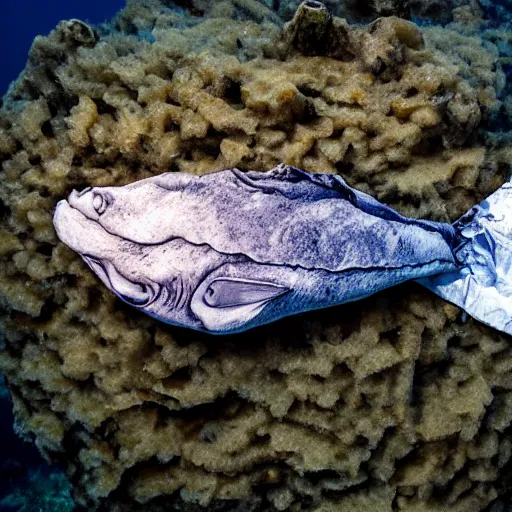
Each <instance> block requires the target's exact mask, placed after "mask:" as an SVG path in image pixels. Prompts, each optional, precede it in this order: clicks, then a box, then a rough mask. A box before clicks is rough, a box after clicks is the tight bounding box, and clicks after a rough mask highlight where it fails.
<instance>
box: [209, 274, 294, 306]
mask: <svg viewBox="0 0 512 512" xmlns="http://www.w3.org/2000/svg"><path fill="white" fill-rule="evenodd" d="M288 290H289V288H288V287H286V286H281V285H278V284H273V283H269V282H266V281H254V280H250V279H240V278H233V277H221V278H217V279H215V280H214V281H212V282H211V283H210V284H209V286H208V288H207V289H206V290H205V292H204V299H203V300H204V302H205V303H206V304H207V305H208V306H210V307H215V308H224V307H233V306H242V305H247V304H255V303H261V302H268V301H269V300H272V299H274V298H276V297H279V296H280V295H282V294H283V293H286V292H287V291H288Z"/></svg>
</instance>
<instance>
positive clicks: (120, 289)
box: [81, 254, 162, 308]
mask: <svg viewBox="0 0 512 512" xmlns="http://www.w3.org/2000/svg"><path fill="white" fill-rule="evenodd" d="M81 256H82V258H83V260H84V261H85V262H86V263H87V265H88V266H89V267H90V268H91V270H92V271H93V272H94V273H95V274H96V275H97V276H98V277H99V278H100V279H101V280H102V281H103V283H104V284H105V285H106V286H107V287H108V288H110V289H111V290H112V291H113V292H114V293H115V294H116V295H117V296H118V297H119V298H120V299H122V300H123V301H125V302H126V303H128V304H130V305H131V306H134V307H137V308H145V307H147V306H149V305H150V304H152V303H153V302H155V301H156V300H157V299H158V297H159V296H160V294H161V291H162V287H161V286H160V285H158V284H156V283H151V284H149V283H141V282H134V281H130V280H129V279H128V278H127V277H125V276H124V275H123V274H121V273H120V272H119V271H118V270H117V269H116V267H115V266H114V265H113V263H111V262H110V261H108V260H100V259H98V258H95V257H93V256H89V255H83V254H82V255H81Z"/></svg>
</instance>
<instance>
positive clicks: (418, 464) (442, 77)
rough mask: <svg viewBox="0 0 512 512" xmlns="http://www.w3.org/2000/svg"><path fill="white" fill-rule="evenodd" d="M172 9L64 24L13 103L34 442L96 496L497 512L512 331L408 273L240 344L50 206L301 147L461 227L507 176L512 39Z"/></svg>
mask: <svg viewBox="0 0 512 512" xmlns="http://www.w3.org/2000/svg"><path fill="white" fill-rule="evenodd" d="M178 3H179V4H180V5H181V6H172V7H170V6H169V2H164V1H162V2H160V1H159V0H133V1H132V0H129V1H128V4H127V6H126V8H125V9H124V10H123V11H121V12H120V13H119V14H118V15H117V16H116V17H115V18H114V19H113V20H112V22H111V23H110V24H108V25H101V26H99V27H97V28H93V27H90V26H88V25H87V24H85V23H83V22H81V21H78V20H69V21H63V22H61V23H60V24H59V25H58V26H57V28H56V29H55V30H54V31H53V32H52V33H51V34H50V35H49V36H48V37H37V38H36V39H35V41H34V44H33V46H32V49H31V51H30V55H29V59H28V63H27V66H26V68H25V70H24V71H23V72H22V74H21V75H20V77H19V78H18V79H17V80H16V82H14V83H13V84H12V86H11V88H10V89H9V91H8V93H7V94H6V96H5V97H4V99H3V103H2V107H1V108H0V162H1V165H2V171H1V173H0V216H1V221H2V222H1V227H0V309H1V313H0V321H1V332H2V339H1V341H0V343H1V345H0V350H1V351H0V368H1V370H2V371H3V373H4V374H5V378H6V383H7V385H8V388H9V390H10V393H11V397H12V400H13V404H14V412H15V415H16V431H17V432H18V433H19V434H20V435H21V436H23V437H24V438H26V439H27V440H30V441H33V442H35V444H36V446H37V447H38V449H39V450H40V452H41V453H42V454H43V455H44V457H45V458H46V459H47V460H48V461H49V462H54V463H59V464H61V465H62V466H63V467H64V469H65V471H66V473H67V475H68V477H69V479H70V481H71V483H72V485H73V496H74V499H75V501H76V503H77V505H78V506H79V507H82V508H83V509H84V510H105V511H106V510H109V511H116V510H122V511H132V510H133V511H136V510H145V511H160V510H164V509H165V510H185V511H187V510H194V511H197V510H205V509H207V510H219V511H220V510H254V511H256V510H268V511H276V510H277V511H283V510H292V511H301V510H315V511H318V512H326V511H329V510H337V511H355V510H372V511H373V510H375V511H377V510H378V511H383V512H387V511H392V510H395V511H396V510H399V511H408V512H422V511H425V512H426V511H429V512H435V511H444V510H451V511H455V512H466V511H467V512H469V511H483V510H486V508H487V507H491V506H492V507H493V508H492V510H493V512H494V511H499V510H504V507H505V505H504V503H505V501H504V500H505V499H506V496H507V493H509V492H510V491H509V489H510V476H511V469H512V458H511V457H512V439H511V436H510V432H511V423H512V413H511V411H512V391H511V390H512V350H511V340H510V337H508V336H506V335H504V334H501V333H499V332H497V331H494V330H492V329H490V328H487V327H485V326H483V325H481V324H479V323H478V322H475V321H472V320H471V319H467V318H465V317H464V315H462V313H461V311H460V310H459V309H458V308H456V307H454V306H452V305H450V304H448V303H446V302H444V301H442V300H441V299H438V298H436V297H434V296H433V295H432V294H431V293H430V292H428V291H426V290H423V289H421V288H420V287H419V286H418V285H414V284H408V285H404V286H400V287H398V288H395V289H391V290H388V291H386V292H383V293H380V294H378V295H376V296H374V297H371V298H370V299H367V300H365V301H362V302H357V303H353V304H348V305H343V306H339V307H334V308H330V309H327V310H323V311H316V312H310V313H307V314H303V315H299V316H296V317H291V318H287V319H284V320H281V321H279V322H277V323H275V324H270V325H267V326H264V327H261V328H258V329H254V330H252V331H248V332H246V333H241V334H237V335H232V336H225V337H212V336H209V335H206V334H203V333H198V332H195V331H191V330H186V329H180V328H177V327H172V326H166V325H164V324H161V323H158V322H157V321H155V320H152V319H151V318H149V317H147V316H145V315H144V314H142V313H139V312H137V311H134V310H133V309H131V308H130V307H129V306H127V305H125V304H123V303H122V302H121V301H120V300H118V299H116V298H115V297H114V296H113V295H112V294H111V293H110V292H109V291H108V290H107V289H106V287H104V286H102V285H101V283H100V282H99V281H98V279H97V278H96V277H95V276H94V275H93V274H92V273H91V272H90V271H89V269H88V268H87V267H86V266H85V264H84V263H83V262H82V261H81V259H80V258H79V256H78V255H77V254H75V253H73V252H72V251H70V250H69V249H67V248H66V247H65V246H64V245H63V244H62V243H59V242H58V240H57V238H56V235H55V232H54V229H53V225H52V210H53V208H54V206H55V204H56V203H57V201H58V200H60V199H62V198H64V197H67V195H68V194H69V193H70V192H71V190H72V189H73V188H77V189H80V188H84V187H86V186H111V185H125V184H128V183H131V182H133V181H136V180H139V179H142V178H147V177H150V176H153V175H155V174H159V173H163V172H167V171H169V170H171V171H172V170H179V171H183V172H189V173H193V174H204V173H208V172H212V171H216V170H221V169H225V168H232V167H235V166H237V167H239V168H241V169H255V170H261V171H263V170H267V169H270V168H271V167H273V166H275V165H276V164H278V163H280V162H284V163H287V164H291V165H294V166H297V167H300V168H302V169H305V170H307V171H308V172H332V173H339V174H341V175H342V176H343V178H344V179H346V180H347V182H348V183H349V184H350V185H351V186H354V187H356V188H358V189H360V190H362V191H364V192H367V193H369V194H372V195H373V196H374V197H377V198H378V199H379V200H380V201H383V202H386V203H388V204H390V205H391V206H392V207H393V208H396V209H397V210H399V211H400V212H401V213H404V214H406V215H408V216H413V217H418V218H427V219H432V220H441V221H454V220H455V219H457V218H458V217H459V216H460V215H462V214H463V213H465V212H466V211H467V210H468V209H469V208H470V207H471V206H473V205H475V204H476V203H478V202H479V201H481V200H482V199H483V198H484V197H486V196H488V195H489V194H490V193H492V192H493V191H494V190H496V189H497V188H498V187H499V186H500V185H501V184H502V183H503V182H504V181H505V179H506V178H507V177H508V173H509V167H510V164H511V160H512V151H511V149H512V142H511V141H512V137H511V134H512V123H511V116H512V100H511V98H512V96H511V94H510V92H511V91H510V82H509V79H508V70H509V67H508V66H510V61H509V59H510V56H509V55H508V53H507V52H508V51H509V49H508V47H507V43H508V42H509V41H510V38H511V35H510V33H507V32H506V31H504V30H502V29H501V28H499V27H496V24H495V23H494V22H491V21H489V20H487V19H486V18H485V12H484V11H483V10H482V9H480V8H479V7H478V6H475V5H474V4H473V3H471V2H468V3H466V4H464V3H463V2H460V3H457V5H453V4H452V3H450V6H449V9H448V8H446V9H445V11H443V12H448V14H449V15H447V16H446V19H448V20H451V23H449V24H448V25H446V26H444V27H441V26H428V27H427V26H425V27H418V26H417V25H416V24H415V23H413V22H411V21H409V20H406V19H402V18H400V17H398V16H389V17H381V18H378V19H376V20H374V21H371V22H369V23H367V24H366V25H351V24H349V23H348V22H347V21H346V20H345V19H343V18H340V17H336V16H333V15H332V14H331V13H330V12H329V9H331V8H332V7H333V4H334V2H330V3H328V4H327V7H328V8H326V7H325V6H324V5H322V4H320V3H319V2H315V1H306V2H304V3H302V4H300V5H299V6H297V4H296V3H293V2H291V3H290V5H292V6H293V7H294V9H296V10H294V13H293V14H292V15H291V16H290V17H289V18H290V19H289V21H286V16H282V17H281V16H280V14H282V13H281V10H283V9H285V8H289V5H288V6H286V5H285V6H283V5H280V2H269V3H268V4H265V3H263V2H256V1H253V0H232V1H231V0H225V1H219V2H205V1H203V2H201V1H197V2H178ZM350 5H351V4H348V3H347V5H343V6H338V8H339V9H340V10H345V11H347V9H349V8H350V9H352V7H350ZM372 5H374V4H372ZM375 5H377V4H375ZM379 5H380V4H379ZM374 11H375V12H373V11H372V13H370V14H369V16H370V18H372V17H373V16H374V15H375V14H376V15H381V14H389V13H388V12H384V11H383V12H381V11H378V10H375V9H374ZM347 12H348V11H347ZM350 12H356V11H350ZM395 12H396V13H397V14H400V12H398V11H395ZM347 16H348V15H347ZM404 17H407V16H406V15H405V14H404ZM283 20H284V21H286V22H284V21H283ZM500 507H501V508H500Z"/></svg>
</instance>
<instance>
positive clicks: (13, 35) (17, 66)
mask: <svg viewBox="0 0 512 512" xmlns="http://www.w3.org/2000/svg"><path fill="white" fill-rule="evenodd" d="M0 5H1V7H2V9H1V10H0V48H1V49H2V58H3V62H2V67H1V68H0V97H1V96H3V95H4V93H5V92H6V91H7V88H8V87H9V83H10V82H11V81H12V80H14V79H15V78H16V77H17V76H18V74H19V73H20V71H21V70H22V69H23V67H24V65H25V62H26V60H27V54H28V51H29V49H30V45H31V44H32V41H33V40H34V37H35V36H37V35H47V34H48V33H49V32H50V31H51V30H52V29H53V28H55V26H56V25H57V23H58V22H59V21H60V20H65V19H70V18H78V19H81V20H83V21H89V22H91V23H100V22H102V21H104V20H106V19H107V18H110V17H112V16H113V15H114V14H115V13H116V12H117V11H118V10H119V9H121V8H122V7H123V6H124V1H123V0H87V1H79V0H19V1H14V2H8V1H7V0H4V1H2V2H1V4H0Z"/></svg>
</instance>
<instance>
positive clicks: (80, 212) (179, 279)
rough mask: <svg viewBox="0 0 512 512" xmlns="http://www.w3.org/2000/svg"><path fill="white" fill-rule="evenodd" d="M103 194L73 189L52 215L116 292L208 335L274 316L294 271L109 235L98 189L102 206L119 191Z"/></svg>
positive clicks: (203, 248) (66, 239)
mask: <svg viewBox="0 0 512 512" xmlns="http://www.w3.org/2000/svg"><path fill="white" fill-rule="evenodd" d="M115 192H117V190H116V191H115ZM108 193H110V190H105V189H99V190H97V191H95V190H94V189H86V192H84V193H82V194H80V193H73V194H72V195H71V196H70V197H69V200H68V201H66V200H63V201H60V202H59V203H58V204H57V207H56V209H55V212H54V217H53V221H54V226H55V229H56V232H57V235H58V237H59V238H60V240H61V241H62V242H63V243H65V244H66V245H67V246H68V247H70V248H71V249H72V250H74V251H75V252H77V253H78V254H80V256H81V257H82V259H83V260H84V261H85V263H86V264H87V265H88V266H89V268H90V269H91V270H92V271H93V272H94V273H95V274H96V275H97V276H98V278H99V279H100V280H101V281H102V282H103V284H104V285H105V286H107V287H108V288H109V289H110V290H111V291H112V292H114V293H115V294H116V295H117V296H118V297H119V298H120V299H122V300H123V301H124V302H126V303H127V304H129V305H131V306H133V307H134V308H136V309H139V310H142V311H143V312H144V313H146V314H148V315H150V316H152V317H154V318H156V319H158V320H160V321H163V322H166V323H168V324H172V325H179V326H182V327H188V328H193V329H196V330H200V331H204V332H208V333H213V334H229V333H233V332H240V331H243V330H246V329H248V328H250V327H253V326H256V325H259V323H261V322H259V321H258V318H259V317H260V315H262V314H263V315H264V316H265V317H266V318H268V319H269V320H268V321H272V320H273V319H274V316H275V315H274V316H273V315H272V313H271V311H272V306H273V305H274V303H275V302H276V299H278V298H279V297H281V296H282V295H284V294H286V293H287V292H289V291H290V290H291V288H292V281H293V279H294V275H293V272H289V270H287V269H280V268H279V267H275V266H266V265H257V264H252V266H253V267H254V269H255V270H251V269H249V270H247V262H248V259H247V257H246V256H244V255H240V254H237V255H227V254H223V253H220V252H218V251H216V250H214V249H213V248H212V247H210V246H208V245H207V244H201V245H196V244H192V243H189V242H188V241H187V240H184V239H183V238H179V237H176V238H171V239H168V240H166V241H165V242H163V243H159V244H141V243H137V242H134V241H132V240H130V239H129V236H128V237H127V238H124V237H123V236H120V235H119V234H113V233H111V232H110V231H109V230H108V229H107V228H106V227H104V226H103V225H102V223H100V222H99V219H100V218H101V217H102V215H105V213H106V211H107V210H104V211H103V212H102V211H101V208H100V206H101V204H103V203H101V204H100V200H99V199H96V198H97V197H98V195H100V194H101V195H102V196H103V197H102V199H101V201H106V202H107V209H108V208H109V207H110V206H111V205H113V204H114V203H115V199H116V197H120V196H113V197H112V198H110V197H108V195H107V194H108ZM123 200H124V199H123ZM109 201H110V203H109ZM98 210H100V211H98ZM117 232H119V227H118V229H117ZM267 267H268V268H267ZM279 316H282V315H279Z"/></svg>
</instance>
